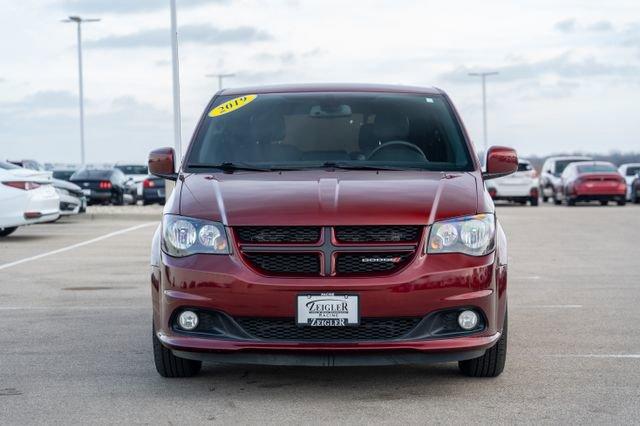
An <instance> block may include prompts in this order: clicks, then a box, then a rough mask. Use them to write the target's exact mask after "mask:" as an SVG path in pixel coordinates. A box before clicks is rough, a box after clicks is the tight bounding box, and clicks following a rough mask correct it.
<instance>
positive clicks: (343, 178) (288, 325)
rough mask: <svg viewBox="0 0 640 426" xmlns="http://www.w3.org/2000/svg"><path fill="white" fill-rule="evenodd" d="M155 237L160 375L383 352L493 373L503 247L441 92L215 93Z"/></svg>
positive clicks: (497, 150) (500, 340) (365, 360)
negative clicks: (207, 366) (213, 365)
mask: <svg viewBox="0 0 640 426" xmlns="http://www.w3.org/2000/svg"><path fill="white" fill-rule="evenodd" d="M175 160H176V158H174V153H173V150H172V149H170V148H164V149H159V150H156V151H153V152H152V153H151V154H150V157H149V169H150V170H151V173H153V174H155V175H156V176H159V177H163V178H165V179H169V180H174V181H176V184H175V189H174V190H173V192H172V194H171V196H170V197H169V198H168V199H167V203H166V206H165V209H164V216H163V220H162V224H161V226H160V227H159V228H158V230H157V232H156V234H155V237H154V240H153V245H152V255H151V264H152V274H151V284H152V295H153V348H154V355H155V364H156V368H157V370H158V372H159V373H160V374H161V375H162V376H165V377H184V376H191V375H193V374H195V373H197V372H198V371H199V370H200V367H201V365H202V361H213V362H220V363H241V364H271V365H312V366H338V365H339V366H345V365H387V364H404V363H407V364H418V363H431V362H443V361H458V362H459V366H460V369H461V370H462V372H464V373H465V374H467V375H470V376H476V377H480V376H485V377H486V376H497V375H499V374H500V373H501V372H502V370H503V368H504V364H505V358H506V349H507V292H506V290H507V251H506V239H505V235H504V232H503V231H502V228H501V226H500V223H499V222H498V220H497V218H496V215H495V211H494V205H493V202H492V201H491V197H489V194H488V193H487V191H486V190H485V186H484V180H486V179H492V178H496V177H500V176H506V175H508V174H510V173H513V172H514V171H515V170H516V169H517V166H518V159H517V156H516V153H515V151H513V150H512V149H509V148H503V147H493V148H492V149H490V150H489V153H488V159H487V167H486V172H484V173H483V172H482V171H481V167H480V164H479V163H478V157H477V155H476V153H475V152H474V149H473V146H472V144H471V142H470V140H469V137H468V135H467V133H466V132H465V129H464V126H463V124H462V121H461V120H460V117H459V116H458V113H457V112H456V110H455V109H454V107H453V105H452V103H451V101H450V99H449V97H448V96H447V95H446V94H445V93H444V92H442V91H441V90H439V89H433V88H420V87H402V86H385V85H314V86H306V85H298V86H274V87H261V88H247V89H231V90H224V91H222V92H219V93H218V94H216V95H215V96H214V98H213V99H212V100H211V102H210V104H209V105H208V107H207V109H206V111H205V112H204V114H203V116H202V118H201V119H200V122H199V124H198V126H197V129H196V131H195V134H194V136H193V139H192V141H191V144H190V145H189V148H188V150H187V152H186V155H185V156H184V160H183V161H182V163H181V165H180V166H179V167H178V168H177V170H176V169H175V168H174V161H175Z"/></svg>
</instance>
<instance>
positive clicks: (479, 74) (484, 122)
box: [469, 71, 499, 155]
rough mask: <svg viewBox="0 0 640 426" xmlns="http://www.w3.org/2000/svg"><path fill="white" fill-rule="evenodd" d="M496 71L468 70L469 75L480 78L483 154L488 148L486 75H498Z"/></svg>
mask: <svg viewBox="0 0 640 426" xmlns="http://www.w3.org/2000/svg"><path fill="white" fill-rule="evenodd" d="M498 74H499V73H498V72H497V71H491V72H470V73H469V75H470V76H471V77H480V78H482V136H483V138H484V152H485V155H486V153H487V150H488V149H489V145H488V141H487V76H490V75H498Z"/></svg>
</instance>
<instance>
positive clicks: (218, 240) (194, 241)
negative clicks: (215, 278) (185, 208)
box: [162, 214, 229, 257]
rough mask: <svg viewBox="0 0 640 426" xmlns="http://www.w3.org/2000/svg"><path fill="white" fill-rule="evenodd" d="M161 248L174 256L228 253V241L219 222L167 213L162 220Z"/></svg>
mask: <svg viewBox="0 0 640 426" xmlns="http://www.w3.org/2000/svg"><path fill="white" fill-rule="evenodd" d="M162 248H163V249H164V251H165V252H166V253H167V254H169V255H171V256H174V257H184V256H190V255H192V254H197V253H202V254H228V253H229V241H228V240H227V234H226V232H225V230H224V226H223V225H222V224H221V223H218V222H211V221H208V220H202V219H195V218H191V217H185V216H178V215H172V214H167V215H164V218H163V220H162Z"/></svg>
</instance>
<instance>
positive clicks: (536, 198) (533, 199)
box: [529, 197, 538, 206]
mask: <svg viewBox="0 0 640 426" xmlns="http://www.w3.org/2000/svg"><path fill="white" fill-rule="evenodd" d="M529 202H530V203H531V205H532V206H537V205H538V197H531V199H530V200H529Z"/></svg>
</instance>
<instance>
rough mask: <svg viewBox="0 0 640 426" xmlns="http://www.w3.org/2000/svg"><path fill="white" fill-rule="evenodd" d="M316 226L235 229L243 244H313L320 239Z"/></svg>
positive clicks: (245, 227) (246, 227) (244, 227)
mask: <svg viewBox="0 0 640 426" xmlns="http://www.w3.org/2000/svg"><path fill="white" fill-rule="evenodd" d="M321 229H322V228H320V227H318V226H240V227H236V228H235V230H236V233H237V235H238V238H239V239H240V241H241V242H243V243H315V242H317V241H318V240H319V239H320V230H321Z"/></svg>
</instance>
